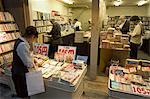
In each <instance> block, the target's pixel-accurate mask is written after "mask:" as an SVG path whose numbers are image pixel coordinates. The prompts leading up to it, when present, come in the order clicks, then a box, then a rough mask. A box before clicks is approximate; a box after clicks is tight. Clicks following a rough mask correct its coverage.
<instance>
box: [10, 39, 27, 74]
mask: <svg viewBox="0 0 150 99" xmlns="http://www.w3.org/2000/svg"><path fill="white" fill-rule="evenodd" d="M21 42H24V41H22V40H21V39H17V40H16V42H15V45H14V50H13V63H12V74H13V75H15V74H17V75H24V74H25V73H27V72H28V69H27V66H25V65H24V64H23V62H22V60H21V58H20V57H19V56H18V54H17V51H16V50H17V47H18V45H19V44H20V43H21Z"/></svg>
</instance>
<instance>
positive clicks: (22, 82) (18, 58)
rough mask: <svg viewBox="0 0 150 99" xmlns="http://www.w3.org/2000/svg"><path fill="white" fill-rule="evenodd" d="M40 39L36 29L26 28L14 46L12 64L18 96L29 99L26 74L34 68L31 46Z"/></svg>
mask: <svg viewBox="0 0 150 99" xmlns="http://www.w3.org/2000/svg"><path fill="white" fill-rule="evenodd" d="M37 38H38V32H37V30H36V28H35V27H33V26H29V27H27V28H26V30H25V33H24V35H23V36H22V37H20V38H18V39H17V40H16V42H15V44H14V50H13V62H12V70H11V71H12V79H13V82H14V85H15V89H16V93H17V96H18V97H20V98H24V99H28V91H27V84H26V76H25V74H26V73H27V72H29V71H28V69H29V68H32V67H34V66H35V65H34V62H33V61H32V60H33V59H32V56H31V50H30V48H31V45H32V43H33V42H34V41H36V40H37Z"/></svg>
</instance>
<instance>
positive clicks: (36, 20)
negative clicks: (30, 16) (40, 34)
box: [33, 19, 50, 21]
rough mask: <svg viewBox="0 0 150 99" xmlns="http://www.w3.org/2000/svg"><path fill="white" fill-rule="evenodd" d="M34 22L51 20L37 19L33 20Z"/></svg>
mask: <svg viewBox="0 0 150 99" xmlns="http://www.w3.org/2000/svg"><path fill="white" fill-rule="evenodd" d="M33 21H50V19H36V20H33Z"/></svg>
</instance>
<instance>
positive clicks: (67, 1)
mask: <svg viewBox="0 0 150 99" xmlns="http://www.w3.org/2000/svg"><path fill="white" fill-rule="evenodd" d="M63 1H64V2H65V3H68V4H73V2H74V1H73V0H63Z"/></svg>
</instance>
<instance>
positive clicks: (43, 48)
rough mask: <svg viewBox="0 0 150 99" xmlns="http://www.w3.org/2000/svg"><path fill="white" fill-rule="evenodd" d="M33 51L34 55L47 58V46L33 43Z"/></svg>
mask: <svg viewBox="0 0 150 99" xmlns="http://www.w3.org/2000/svg"><path fill="white" fill-rule="evenodd" d="M33 50H34V52H35V53H38V54H41V55H45V56H48V51H49V44H41V43H34V47H33Z"/></svg>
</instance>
